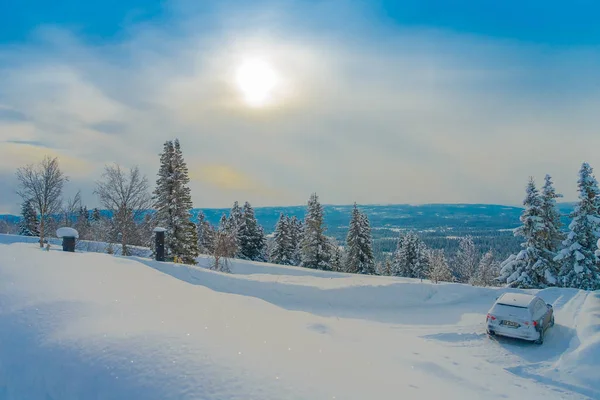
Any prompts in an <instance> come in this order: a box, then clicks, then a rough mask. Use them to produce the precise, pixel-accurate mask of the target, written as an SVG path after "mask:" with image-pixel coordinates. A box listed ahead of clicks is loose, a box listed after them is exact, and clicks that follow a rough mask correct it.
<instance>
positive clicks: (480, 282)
mask: <svg viewBox="0 0 600 400" xmlns="http://www.w3.org/2000/svg"><path fill="white" fill-rule="evenodd" d="M497 276H498V263H497V262H496V261H495V260H494V253H493V252H492V251H491V250H490V251H488V252H487V253H485V254H484V255H483V257H482V258H481V261H480V262H479V266H478V267H477V273H476V274H475V276H473V278H471V280H470V283H471V284H473V285H476V286H492V285H493V284H494V282H495V280H496V277H497Z"/></svg>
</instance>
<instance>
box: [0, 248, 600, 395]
mask: <svg viewBox="0 0 600 400" xmlns="http://www.w3.org/2000/svg"><path fill="white" fill-rule="evenodd" d="M0 240H1V241H3V242H6V241H7V240H8V239H6V237H2V238H0ZM199 261H200V266H199V267H189V266H183V265H177V264H171V263H157V262H155V261H152V260H149V259H146V258H141V257H118V256H111V255H107V254H94V253H81V252H79V253H77V252H76V253H63V252H62V251H58V249H56V248H55V250H51V251H50V252H46V251H41V250H40V249H39V248H37V246H36V245H35V243H17V244H11V245H1V244H0V399H1V400H8V399H10V400H13V399H43V400H47V399H67V400H68V399H133V398H135V399H163V400H164V399H310V400H320V399H334V398H335V399H357V400H358V399H361V400H364V399H378V400H379V399H397V398H405V399H423V398H444V399H461V400H462V399H481V398H527V399H590V398H591V399H595V398H600V385H599V383H598V382H597V379H596V381H594V379H593V377H594V376H596V375H597V374H596V375H594V373H595V371H598V367H599V366H600V365H599V364H600V360H598V346H599V345H598V341H599V337H598V335H599V332H600V321H599V318H600V317H599V315H598V314H599V312H600V311H599V310H598V307H599V301H600V299H599V296H598V295H599V294H598V293H588V292H582V291H578V290H573V289H547V290H543V291H540V292H539V294H540V295H541V296H542V297H543V298H544V299H545V300H546V301H547V302H550V303H552V304H553V305H554V307H555V309H556V317H557V318H556V326H555V327H554V328H552V329H551V330H550V331H549V333H548V335H547V337H546V343H545V344H544V345H543V346H536V345H533V344H529V343H525V342H520V341H514V340H503V339H497V340H491V339H489V338H488V337H487V336H486V335H485V333H484V321H485V313H486V312H487V309H488V308H489V307H490V305H491V303H492V302H493V300H495V298H496V297H497V296H498V295H499V294H500V293H502V292H503V291H504V289H490V288H487V289H486V288H477V287H471V286H468V285H459V284H440V285H432V284H430V283H428V282H420V281H418V280H411V279H400V278H389V277H363V276H355V275H347V274H337V273H330V272H320V271H311V270H306V269H302V268H294V267H282V266H275V265H269V264H264V263H251V262H244V261H237V260H236V261H234V262H233V265H232V270H233V273H232V274H222V273H218V272H214V271H210V270H208V269H206V267H207V266H208V262H209V260H208V259H206V258H202V257H201V258H200V259H199ZM511 291H517V290H511Z"/></svg>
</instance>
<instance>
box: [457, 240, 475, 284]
mask: <svg viewBox="0 0 600 400" xmlns="http://www.w3.org/2000/svg"><path fill="white" fill-rule="evenodd" d="M478 265H479V254H478V253H477V250H476V249H475V243H474V242H473V238H472V237H471V236H465V237H463V238H461V239H460V242H459V244H458V251H457V252H456V257H455V259H454V268H453V272H454V276H455V277H456V280H457V281H458V282H462V283H466V282H469V279H471V277H472V276H473V275H475V272H476V271H477V266H478Z"/></svg>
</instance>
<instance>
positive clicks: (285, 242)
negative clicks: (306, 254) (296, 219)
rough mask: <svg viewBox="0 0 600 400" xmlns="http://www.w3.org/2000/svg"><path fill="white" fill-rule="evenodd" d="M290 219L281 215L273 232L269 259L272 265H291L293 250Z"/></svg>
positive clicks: (292, 262)
mask: <svg viewBox="0 0 600 400" xmlns="http://www.w3.org/2000/svg"><path fill="white" fill-rule="evenodd" d="M290 228H291V227H290V219H289V218H288V217H287V216H285V215H283V213H281V214H280V215H279V220H278V221H277V225H275V232H274V233H273V246H272V248H271V254H270V259H271V262H272V263H275V264H282V265H293V264H294V260H293V254H294V248H293V245H292V238H291V229H290Z"/></svg>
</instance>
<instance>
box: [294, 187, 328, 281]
mask: <svg viewBox="0 0 600 400" xmlns="http://www.w3.org/2000/svg"><path fill="white" fill-rule="evenodd" d="M323 217H324V216H323V206H322V205H321V203H319V197H318V196H317V194H316V193H313V194H312V195H311V196H310V199H309V200H308V208H307V210H306V217H305V219H304V234H303V236H302V242H301V244H300V248H301V257H302V264H301V265H302V266H303V267H306V268H314V269H322V270H327V269H329V261H330V254H329V246H328V242H327V238H326V237H325V226H324V223H323Z"/></svg>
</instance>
